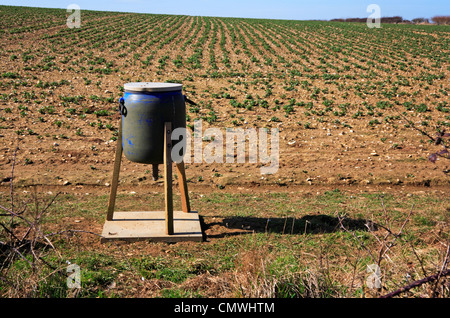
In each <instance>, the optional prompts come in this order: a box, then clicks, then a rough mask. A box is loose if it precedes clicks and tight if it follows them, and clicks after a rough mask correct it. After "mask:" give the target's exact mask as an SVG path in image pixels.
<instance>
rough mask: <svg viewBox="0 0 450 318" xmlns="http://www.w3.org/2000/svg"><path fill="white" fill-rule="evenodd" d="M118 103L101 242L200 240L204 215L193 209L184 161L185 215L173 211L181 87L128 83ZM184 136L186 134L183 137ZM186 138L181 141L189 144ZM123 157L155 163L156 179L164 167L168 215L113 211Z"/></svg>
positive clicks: (183, 124) (180, 165) (182, 116)
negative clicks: (174, 137)
mask: <svg viewBox="0 0 450 318" xmlns="http://www.w3.org/2000/svg"><path fill="white" fill-rule="evenodd" d="M124 89H125V94H124V96H123V97H122V98H120V101H119V112H120V115H121V119H120V125H119V136H118V139H117V148H116V157H115V160H114V171H113V177H112V183H111V192H110V196H109V204H108V212H107V217H106V221H105V225H104V227H103V233H102V241H108V240H114V239H124V240H137V239H149V240H154V241H168V242H176V241H186V240H191V241H201V240H202V232H201V228H200V222H199V216H198V213H197V212H196V211H191V208H190V204H189V196H188V189H187V181H186V174H185V167H184V162H183V161H181V162H179V163H175V164H176V169H177V172H178V183H179V187H180V193H181V205H182V211H174V210H173V196H172V165H173V161H172V157H171V150H172V148H173V146H174V145H175V144H176V142H179V141H172V138H171V135H172V131H173V130H174V129H177V128H182V129H185V128H186V106H185V101H188V102H191V101H190V100H189V99H187V98H186V96H184V95H183V93H182V84H173V83H149V82H138V83H126V84H125V85H124ZM184 137H185V135H184ZM184 137H183V139H182V140H186V139H185V138H184ZM122 155H124V156H125V158H127V159H128V160H130V161H131V162H135V163H141V164H151V165H152V171H153V179H154V180H157V179H158V166H159V165H163V167H164V193H165V211H137V212H114V205H115V200H116V194H117V187H118V183H119V171H120V164H121V161H122Z"/></svg>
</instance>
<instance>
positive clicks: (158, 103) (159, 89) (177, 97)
mask: <svg viewBox="0 0 450 318" xmlns="http://www.w3.org/2000/svg"><path fill="white" fill-rule="evenodd" d="M124 89H125V94H124V96H123V97H122V98H121V99H120V113H121V116H122V146H123V153H124V155H125V157H126V158H127V159H128V160H130V161H132V162H137V163H147V164H162V163H163V155H164V134H165V133H164V123H165V122H170V123H172V130H174V129H176V128H180V127H182V128H186V106H185V99H184V95H183V93H182V84H174V83H150V82H137V83H126V84H125V85H124ZM172 144H173V145H175V144H176V141H174V142H173V143H172Z"/></svg>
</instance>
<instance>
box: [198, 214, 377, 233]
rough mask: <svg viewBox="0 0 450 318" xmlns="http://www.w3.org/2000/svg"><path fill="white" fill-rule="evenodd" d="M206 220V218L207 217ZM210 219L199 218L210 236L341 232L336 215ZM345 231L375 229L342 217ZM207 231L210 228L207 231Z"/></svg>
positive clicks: (360, 220) (355, 220)
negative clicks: (210, 220) (209, 220)
mask: <svg viewBox="0 0 450 318" xmlns="http://www.w3.org/2000/svg"><path fill="white" fill-rule="evenodd" d="M208 219H209V218H208ZM213 220H214V221H212V222H208V221H205V219H203V218H202V220H201V223H202V229H203V231H204V233H207V234H206V236H207V237H210V238H220V237H225V236H230V235H241V234H249V233H254V232H256V233H278V234H305V233H307V234H318V233H332V232H338V231H344V229H343V228H342V227H341V224H340V222H339V219H338V218H337V217H333V216H329V215H323V214H320V215H306V216H303V217H302V218H299V219H296V218H292V217H288V218H256V217H228V218H218V217H216V218H214V217H213ZM342 224H343V226H344V228H345V229H346V230H348V231H368V230H369V228H368V227H367V226H366V224H367V225H368V226H370V228H371V229H373V230H376V225H375V224H373V223H371V222H368V221H367V220H362V219H349V218H345V219H344V220H343V221H342ZM208 230H209V231H208Z"/></svg>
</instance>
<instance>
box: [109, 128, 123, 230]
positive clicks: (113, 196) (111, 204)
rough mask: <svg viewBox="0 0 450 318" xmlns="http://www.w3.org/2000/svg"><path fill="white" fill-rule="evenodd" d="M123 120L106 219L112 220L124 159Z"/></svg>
mask: <svg viewBox="0 0 450 318" xmlns="http://www.w3.org/2000/svg"><path fill="white" fill-rule="evenodd" d="M122 152H123V147H122V120H120V122H119V136H118V138H117V146H116V157H115V159H114V172H113V178H112V183H111V191H110V193H109V203H108V214H107V215H106V220H108V221H112V219H113V215H114V206H115V204H116V195H117V186H118V184H119V172H120V163H121V161H122Z"/></svg>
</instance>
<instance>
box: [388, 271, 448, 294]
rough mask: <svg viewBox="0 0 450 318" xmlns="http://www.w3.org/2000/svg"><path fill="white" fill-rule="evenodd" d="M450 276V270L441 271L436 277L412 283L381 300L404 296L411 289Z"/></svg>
mask: <svg viewBox="0 0 450 318" xmlns="http://www.w3.org/2000/svg"><path fill="white" fill-rule="evenodd" d="M449 274H450V269H447V270H445V271H443V272H442V271H440V272H439V273H437V274H434V275H431V276H428V277H425V278H422V279H420V280H416V281H414V282H412V283H411V284H409V285H407V286H404V287H401V288H399V289H397V290H396V291H393V292H392V293H389V294H386V295H384V296H381V297H380V298H392V297H394V296H398V295H400V294H402V293H404V292H407V291H408V290H410V289H413V288H415V287H418V286H420V285H423V284H425V283H429V282H433V281H435V280H439V279H440V278H441V277H444V276H447V275H449Z"/></svg>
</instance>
